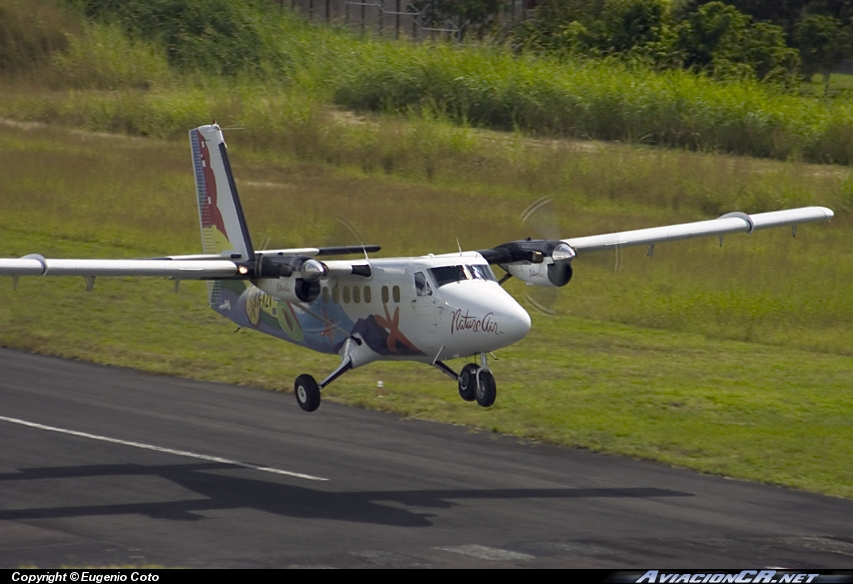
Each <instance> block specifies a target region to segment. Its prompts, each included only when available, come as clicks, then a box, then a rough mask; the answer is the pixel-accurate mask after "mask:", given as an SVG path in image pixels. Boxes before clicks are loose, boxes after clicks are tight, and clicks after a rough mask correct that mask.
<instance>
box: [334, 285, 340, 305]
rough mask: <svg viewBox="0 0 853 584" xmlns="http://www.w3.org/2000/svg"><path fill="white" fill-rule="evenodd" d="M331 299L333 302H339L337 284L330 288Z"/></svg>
mask: <svg viewBox="0 0 853 584" xmlns="http://www.w3.org/2000/svg"><path fill="white" fill-rule="evenodd" d="M332 300H333V301H334V302H335V304H340V302H341V289H340V288H339V287H338V286H335V287H334V288H332Z"/></svg>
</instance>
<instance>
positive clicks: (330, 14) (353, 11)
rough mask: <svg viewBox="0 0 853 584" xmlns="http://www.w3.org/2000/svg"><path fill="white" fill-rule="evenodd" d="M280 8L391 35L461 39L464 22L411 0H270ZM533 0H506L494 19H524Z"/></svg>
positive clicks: (357, 28)
mask: <svg viewBox="0 0 853 584" xmlns="http://www.w3.org/2000/svg"><path fill="white" fill-rule="evenodd" d="M271 1H273V2H274V3H276V4H278V5H279V6H281V7H282V8H291V9H293V10H298V11H299V12H301V13H303V14H304V15H306V16H307V17H308V18H310V19H312V20H319V21H326V22H335V23H338V24H344V25H346V26H349V27H351V28H353V29H355V30H361V31H362V32H372V33H374V34H378V35H381V36H391V37H394V38H400V37H409V38H412V39H414V40H418V39H435V38H442V37H444V38H449V39H454V40H462V37H463V36H464V32H465V31H464V25H463V24H462V23H460V22H459V20H458V19H454V18H448V19H444V20H442V21H435V20H434V19H432V18H430V17H429V16H428V15H427V14H426V12H425V11H419V10H418V9H417V8H416V7H415V5H414V3H415V2H414V0H271ZM536 4H537V0H510V1H509V2H507V3H506V4H505V5H504V7H503V9H502V11H501V13H500V14H499V16H498V18H499V19H500V21H501V22H502V23H505V24H515V23H517V22H521V21H523V20H526V19H527V18H528V17H529V15H530V14H531V12H532V10H533V9H534V8H535V7H536Z"/></svg>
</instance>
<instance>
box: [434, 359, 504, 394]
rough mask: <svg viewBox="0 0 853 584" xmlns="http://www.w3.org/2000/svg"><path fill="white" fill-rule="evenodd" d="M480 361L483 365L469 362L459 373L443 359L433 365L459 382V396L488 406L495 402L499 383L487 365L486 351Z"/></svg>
mask: <svg viewBox="0 0 853 584" xmlns="http://www.w3.org/2000/svg"><path fill="white" fill-rule="evenodd" d="M480 362H481V363H482V366H481V365H477V364H476V363H468V364H467V365H465V367H463V368H462V371H461V372H460V373H459V375H456V374H455V373H454V372H453V370H452V369H450V368H449V367H448V366H447V365H445V364H444V363H442V362H441V361H436V362H435V363H433V365H435V366H436V367H438V368H439V369H441V371H443V372H444V373H446V374H447V375H448V376H450V377H452V378H454V379H456V381H457V383H458V384H459V397H461V398H462V399H464V400H465V401H468V402H471V401H474V400H476V401H477V403H478V404H479V405H480V406H482V407H484V408H488V407H490V406H492V405H493V404H494V403H495V398H496V397H497V385H496V384H495V376H494V375H492V372H491V370H490V369H489V367H488V365H486V355H485V353H481V354H480Z"/></svg>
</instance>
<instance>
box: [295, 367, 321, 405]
mask: <svg viewBox="0 0 853 584" xmlns="http://www.w3.org/2000/svg"><path fill="white" fill-rule="evenodd" d="M293 393H294V394H296V402H297V403H298V404H299V407H300V408H302V410H303V411H306V412H313V411H314V410H316V409H317V408H319V407H320V386H319V385H317V382H316V381H315V380H314V378H313V377H311V376H310V375H300V376H299V377H297V378H296V383H294V384H293Z"/></svg>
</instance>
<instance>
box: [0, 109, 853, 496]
mask: <svg viewBox="0 0 853 584" xmlns="http://www.w3.org/2000/svg"><path fill="white" fill-rule="evenodd" d="M303 130H304V131H305V132H306V133H307V134H305V136H307V138H310V140H314V141H315V143H316V144H321V143H322V140H323V135H324V134H326V133H330V134H332V135H333V136H335V137H336V138H337V139H338V140H337V141H338V142H340V143H346V142H347V141H348V140H352V141H355V142H356V143H357V144H360V146H359V147H358V148H355V147H352V148H349V149H347V148H343V147H341V148H340V149H339V150H338V151H337V152H339V153H340V157H339V158H334V157H333V159H332V160H326V161H323V160H320V157H319V156H317V157H313V158H312V157H307V156H302V157H300V156H298V155H297V154H296V153H295V152H294V151H293V150H292V149H290V148H284V149H281V150H278V151H277V150H272V149H269V148H268V147H266V145H264V144H259V143H257V142H255V141H253V139H252V136H251V134H249V133H243V134H242V135H241V133H240V132H236V131H234V132H231V133H228V134H227V135H228V137H229V138H230V137H231V136H233V137H234V140H233V141H232V153H231V158H232V162H233V163H234V167H235V168H234V170H235V175H236V177H237V180H238V186H239V187H240V189H241V195H242V197H243V202H244V207H245V209H246V214H247V218H248V220H249V223H250V226H251V229H252V234H253V237H254V238H255V239H256V240H258V241H261V240H264V239H266V238H269V239H270V241H271V245H316V244H318V243H324V242H325V241H329V240H331V239H332V238H334V237H335V227H334V225H335V221H334V216H335V215H338V214H340V215H343V216H345V217H347V218H348V219H349V220H350V221H351V222H352V223H354V224H355V225H356V226H358V228H359V230H360V231H361V232H362V235H363V236H364V238H365V240H366V242H368V243H380V244H382V245H383V246H384V250H383V255H402V254H410V253H427V252H436V253H438V252H446V251H452V250H454V249H455V248H456V238H457V237H458V238H459V240H460V242H461V244H462V245H463V247H465V248H468V249H478V248H483V247H487V246H492V245H495V244H497V243H501V242H503V241H506V240H509V239H514V238H518V237H523V236H525V235H528V233H526V232H525V231H524V230H523V229H522V228H521V227H520V226H519V224H518V216H519V214H520V213H521V211H522V210H523V209H524V208H525V207H526V206H527V204H528V203H529V202H530V201H532V200H533V199H535V198H538V197H539V196H541V195H542V194H550V195H552V196H553V197H554V199H555V202H556V205H557V208H558V209H559V210H560V216H561V219H562V221H561V223H562V228H563V232H564V235H565V236H569V235H584V234H589V233H596V232H605V231H612V230H616V229H624V228H631V227H644V226H650V225H655V224H663V223H668V222H679V221H689V220H696V219H702V218H706V217H708V216H713V215H714V214H717V213H721V212H725V211H729V210H732V209H734V208H742V209H743V210H746V211H748V212H753V211H756V210H766V209H768V208H774V207H776V206H780V207H785V206H792V205H799V204H811V203H815V204H825V205H827V206H830V207H835V208H836V210H837V211H838V212H839V214H838V216H837V218H836V220H835V221H833V223H832V224H830V225H813V226H804V227H802V228H801V229H800V230H799V231H798V234H797V238H796V239H792V238H791V237H790V232H789V231H787V230H776V231H773V232H762V233H756V234H754V235H751V236H732V237H729V238H727V239H726V241H725V245H724V246H723V248H722V249H720V248H719V247H718V245H717V241H716V240H711V241H695V242H689V243H683V244H673V245H662V246H658V248H657V249H656V250H655V257H654V258H651V259H650V258H647V257H645V250H642V249H638V250H626V251H625V252H624V254H623V256H622V258H621V268H620V269H619V270H618V271H614V265H615V261H614V260H615V258H614V257H613V256H612V255H603V256H601V257H598V258H590V259H586V258H581V259H579V260H578V261H577V262H576V265H575V269H576V272H575V280H573V282H572V283H571V284H570V285H569V286H568V287H566V288H565V289H563V290H562V293H561V296H560V298H559V301H558V303H557V306H556V308H557V310H558V316H557V317H556V318H546V317H543V316H540V315H539V314H535V313H534V315H533V320H534V329H533V331H532V332H531V334H530V335H529V336H528V338H527V339H525V340H524V341H522V342H521V343H519V344H517V345H515V346H513V347H511V348H509V349H507V350H504V351H501V352H500V353H499V355H498V357H499V358H500V361H498V362H497V363H495V366H494V370H495V374H496V376H497V381H498V401H497V404H496V405H495V407H493V408H491V409H489V410H483V409H481V408H477V407H472V406H471V404H466V403H464V402H462V401H461V400H460V399H459V398H458V396H457V395H456V388H455V387H454V385H453V384H452V382H450V381H449V380H447V379H446V378H445V377H444V376H442V375H440V374H438V373H437V372H434V371H431V370H428V369H425V368H424V366H422V365H416V364H387V363H377V364H374V365H371V366H368V367H365V368H363V369H359V370H356V371H354V372H352V373H349V374H347V375H346V376H345V377H343V378H342V379H340V380H338V381H337V382H336V383H335V384H333V385H331V386H330V387H329V388H328V390H327V392H328V393H327V394H326V395H327V398H328V399H332V400H336V401H342V402H345V403H350V404H355V405H361V406H364V407H370V408H377V409H383V410H388V411H393V412H397V413H398V414H400V415H403V416H413V417H418V418H424V419H433V420H439V421H444V422H453V423H462V424H467V425H469V426H471V427H472V428H479V429H482V430H484V431H495V432H502V433H508V434H513V435H517V436H519V437H524V438H527V439H534V440H547V441H550V442H554V443H558V444H566V445H572V446H579V447H583V448H591V449H595V450H601V451H605V452H613V453H620V454H626V455H630V456H636V457H639V458H648V459H654V460H659V461H662V462H665V463H670V464H676V465H681V466H687V467H691V468H695V469H698V470H701V471H703V472H709V473H716V474H723V475H727V476H734V477H741V478H747V479H752V480H759V481H765V482H769V483H774V484H780V485H787V486H792V487H796V488H802V489H808V490H812V491H817V492H822V493H827V494H832V495H838V496H844V497H853V487H851V485H853V471H851V469H853V465H850V460H851V454H853V452H851V451H852V450H853V446H851V444H853V440H852V438H853V422H851V419H853V396H852V395H851V392H850V388H851V387H853V362H852V361H851V355H853V333H851V332H850V331H851V320H853V300H851V299H853V262H851V257H850V256H851V254H853V251H851V249H853V245H851V244H853V241H851V239H853V232H851V229H850V227H851V225H850V218H849V217H850V216H849V213H848V212H847V210H846V208H845V205H847V204H848V201H850V190H851V187H850V185H851V178H850V171H849V170H848V169H846V168H842V167H823V166H810V165H805V164H801V163H795V162H788V163H777V162H770V161H761V160H754V159H748V158H735V157H727V156H721V155H700V154H696V153H692V152H683V151H665V150H658V149H648V148H637V147H627V146H621V145H612V146H611V145H603V144H597V143H592V142H560V141H543V142H537V141H533V140H529V139H527V138H524V137H521V136H519V135H512V134H508V135H507V134H496V133H489V132H482V131H474V130H470V129H465V128H456V127H454V126H449V125H446V124H443V123H442V122H440V121H434V122H429V123H427V122H424V121H417V120H415V121H408V122H407V121H405V120H399V119H391V120H388V119H378V118H377V119H372V118H361V119H359V118H351V117H349V116H342V115H340V114H339V112H334V111H332V112H328V115H327V116H326V117H322V118H318V119H315V120H313V121H312V123H311V124H306V125H305V126H304V127H303ZM413 136H416V137H417V139H415V138H413ZM310 140H308V141H309V142H310ZM380 144H385V147H386V148H392V147H393V148H397V149H399V150H400V151H401V152H403V153H406V152H408V154H406V155H405V156H401V157H399V158H398V160H402V161H407V162H405V164H403V165H402V166H401V167H399V168H395V169H392V172H390V173H389V172H388V171H387V169H385V168H384V167H383V158H382V156H383V154H382V150H381V149H380V148H379V147H378V145H380ZM371 145H374V146H375V147H376V149H373V147H372V146H371ZM318 148H319V147H318ZM319 151H320V150H318V152H319ZM424 152H426V153H428V154H429V155H430V156H431V162H430V164H431V166H429V165H427V163H426V162H425V160H426V159H427V158H429V157H424V156H423V153H424ZM418 153H421V155H420V156H419V155H418ZM0 160H2V165H0V255H2V256H4V257H15V256H19V255H24V254H26V253H33V252H38V253H42V254H44V255H46V256H54V257H140V256H152V255H159V254H163V253H196V252H197V251H198V249H199V235H198V231H197V229H198V227H197V211H196V208H195V202H194V196H193V185H192V173H191V171H190V163H189V154H188V148H187V145H186V144H185V141H184V140H181V141H175V142H170V141H167V142H164V141H158V140H153V139H143V138H128V137H124V136H118V135H107V134H91V133H85V132H79V131H75V130H68V129H63V128H56V127H45V126H40V125H22V124H19V123H8V122H5V123H2V124H0ZM306 160H312V161H310V162H306ZM509 289H510V291H511V292H512V293H514V294H515V295H516V296H518V297H521V296H523V293H524V289H523V287H520V286H518V284H517V283H512V284H511V285H510V287H509ZM0 343H2V344H3V345H6V346H12V347H18V348H23V349H27V350H32V351H36V352H42V353H49V354H56V355H62V356H66V357H71V358H78V359H86V360H91V361H95V362H100V363H106V364H112V365H120V366H128V367H134V368H137V369H141V370H146V371H151V372H155V373H162V374H169V375H180V376H187V377H195V378H200V379H208V380H215V381H223V382H229V383H240V384H245V385H253V386H260V387H267V388H270V389H276V390H284V391H289V390H290V388H291V386H292V380H293V378H294V377H295V376H296V375H298V374H300V373H303V372H311V373H313V374H315V375H322V374H323V373H324V372H327V371H330V370H331V369H333V368H334V367H335V366H336V364H337V363H336V359H335V358H333V357H328V356H322V355H316V354H313V353H310V352H307V351H304V350H302V349H298V348H295V347H292V346H290V345H287V344H286V343H282V342H280V341H276V340H274V339H272V338H267V337H263V336H261V335H257V334H253V333H251V332H247V331H240V332H238V333H235V332H234V327H233V325H232V324H231V323H229V322H228V321H225V320H222V319H220V318H219V317H217V316H216V315H215V314H214V313H213V312H212V311H210V310H209V309H207V308H206V306H205V301H204V292H203V285H202V284H198V283H192V282H185V283H182V284H181V288H180V290H179V292H178V293H177V294H176V293H174V292H173V286H172V284H171V283H170V282H166V281H162V280H156V279H155V280H130V279H116V280H109V279H103V278H102V279H99V280H98V281H97V283H96V285H95V291H94V292H93V293H86V292H85V290H84V285H83V282H82V280H80V281H78V280H77V279H57V280H53V279H38V278H23V279H21V280H20V282H19V287H18V290H17V292H13V291H12V285H11V282H8V281H7V280H5V279H4V280H3V281H0ZM235 349H239V350H235ZM238 355H251V356H252V358H249V359H243V358H240V357H239V356H238ZM378 380H382V381H383V382H384V384H385V386H386V395H384V396H383V397H379V396H377V395H376V389H375V387H376V382H377V381H378ZM292 407H294V408H295V407H296V405H295V404H293V406H292ZM317 415H322V410H321V411H320V412H319V413H318V414H317Z"/></svg>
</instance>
